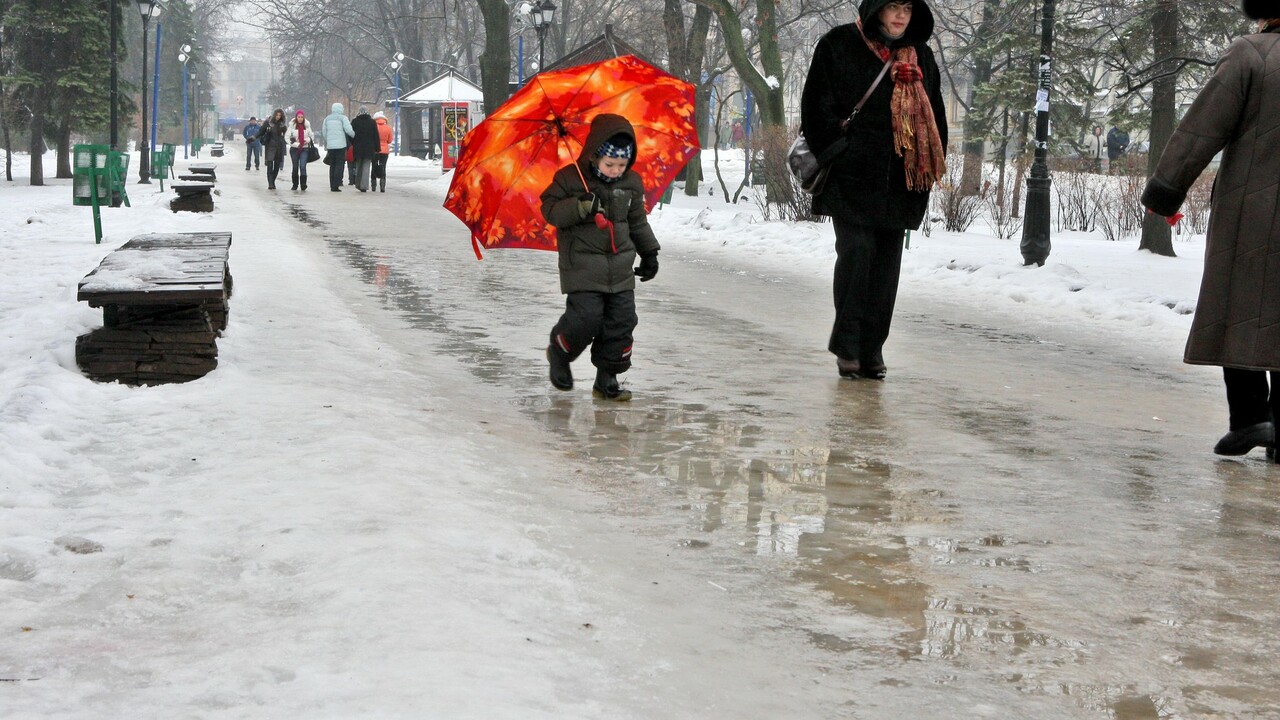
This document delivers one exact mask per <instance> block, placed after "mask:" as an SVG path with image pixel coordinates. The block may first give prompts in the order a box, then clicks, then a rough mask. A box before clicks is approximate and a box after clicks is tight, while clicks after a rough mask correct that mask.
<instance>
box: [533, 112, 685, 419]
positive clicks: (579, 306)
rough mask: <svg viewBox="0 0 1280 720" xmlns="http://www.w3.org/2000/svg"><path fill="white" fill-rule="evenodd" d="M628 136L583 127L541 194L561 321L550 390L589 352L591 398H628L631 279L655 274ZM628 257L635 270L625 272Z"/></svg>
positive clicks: (613, 129) (616, 127)
mask: <svg viewBox="0 0 1280 720" xmlns="http://www.w3.org/2000/svg"><path fill="white" fill-rule="evenodd" d="M635 161H636V136H635V130H634V129H633V128H632V127H631V123H630V122H629V121H628V120H627V119H626V118H624V117H622V116H621V115H612V114H608V113H606V114H601V115H597V116H596V117H595V119H593V120H592V121H591V129H590V130H589V131H588V133H587V140H586V142H585V143H583V145H582V153H581V154H580V155H579V156H578V157H577V158H575V160H574V162H573V163H572V164H569V165H565V166H564V167H562V168H560V169H559V170H558V171H556V174H555V177H554V178H553V179H552V181H551V185H550V186H548V187H547V189H546V190H545V191H543V193H542V216H543V217H544V218H545V219H546V221H547V222H548V223H550V224H551V225H552V226H553V227H555V229H556V240H557V245H558V247H559V255H560V261H559V262H560V292H562V293H564V294H565V295H566V298H565V310H564V314H563V315H562V316H561V317H560V320H559V321H558V322H557V323H556V325H555V327H554V328H552V330H551V344H550V345H548V346H547V361H548V362H549V363H550V379H551V385H552V386H553V387H555V388H556V389H558V390H571V389H572V388H573V372H572V369H571V368H570V363H572V362H573V361H574V359H576V358H577V357H578V356H579V355H581V354H582V353H583V351H585V350H586V349H587V347H588V346H590V347H591V364H592V365H595V366H596V380H595V384H594V385H593V386H592V388H591V394H592V395H593V396H594V397H597V398H601V399H604V400H615V401H623V400H630V399H631V391H630V390H623V389H622V388H621V387H620V386H619V384H618V375H619V374H620V373H624V372H626V371H627V370H628V369H629V368H630V367H631V346H632V342H633V341H632V333H633V332H635V327H636V323H637V322H638V319H637V318H636V291H635V287H636V278H637V277H638V278H640V281H641V282H645V281H648V280H652V279H653V278H654V276H655V275H657V274H658V250H660V249H661V248H660V247H659V246H658V239H657V238H656V237H654V235H653V229H652V228H651V227H649V219H648V216H647V215H646V214H645V207H644V184H643V183H642V182H641V180H640V176H639V175H637V174H636V173H635V172H634V171H632V170H631V166H632V165H633V164H634V163H635ZM636 256H639V257H640V266H639V267H637V268H635V269H634V270H633V269H632V263H634V262H635V260H636Z"/></svg>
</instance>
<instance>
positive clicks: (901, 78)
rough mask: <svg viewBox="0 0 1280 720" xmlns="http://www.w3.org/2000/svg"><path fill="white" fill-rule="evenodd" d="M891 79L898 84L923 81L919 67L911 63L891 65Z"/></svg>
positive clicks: (922, 74)
mask: <svg viewBox="0 0 1280 720" xmlns="http://www.w3.org/2000/svg"><path fill="white" fill-rule="evenodd" d="M893 79H894V82H898V83H913V82H919V81H921V80H923V79H924V73H923V72H921V71H920V66H919V65H915V64H913V63H906V62H896V63H894V64H893Z"/></svg>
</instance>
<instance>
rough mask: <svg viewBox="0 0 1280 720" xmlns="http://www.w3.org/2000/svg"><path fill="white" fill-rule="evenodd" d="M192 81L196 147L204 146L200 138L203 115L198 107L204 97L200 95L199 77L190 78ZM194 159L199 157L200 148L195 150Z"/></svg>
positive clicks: (202, 130) (202, 131) (202, 139)
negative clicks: (193, 85) (193, 87)
mask: <svg viewBox="0 0 1280 720" xmlns="http://www.w3.org/2000/svg"><path fill="white" fill-rule="evenodd" d="M192 79H193V80H195V83H196V92H195V95H196V132H195V135H196V139H197V140H200V142H199V143H197V145H203V144H204V138H203V137H202V136H203V135H204V114H203V109H202V108H201V107H200V101H201V99H202V98H203V97H204V96H203V95H201V94H200V78H199V77H195V78H192ZM196 157H200V148H196Z"/></svg>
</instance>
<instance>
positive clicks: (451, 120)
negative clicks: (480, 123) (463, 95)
mask: <svg viewBox="0 0 1280 720" xmlns="http://www.w3.org/2000/svg"><path fill="white" fill-rule="evenodd" d="M441 110H442V112H441V114H440V120H441V137H443V139H444V144H443V147H442V150H443V151H444V158H443V160H442V164H441V168H442V169H444V170H451V169H453V166H454V165H456V164H457V162H458V152H459V151H460V150H461V149H462V138H464V137H466V135H467V131H468V130H470V129H471V113H470V112H468V107H467V103H465V102H455V103H448V102H447V103H444V106H443V107H442V108H441Z"/></svg>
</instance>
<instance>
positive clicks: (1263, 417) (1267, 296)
mask: <svg viewBox="0 0 1280 720" xmlns="http://www.w3.org/2000/svg"><path fill="white" fill-rule="evenodd" d="M1244 13H1245V15H1246V16H1248V17H1249V18H1251V19H1254V20H1258V21H1259V24H1258V28H1257V32H1256V33H1254V34H1250V35H1245V36H1244V37H1242V38H1239V39H1237V40H1236V41H1235V42H1233V43H1231V46H1230V47H1228V48H1227V52H1226V54H1224V55H1223V56H1222V59H1221V60H1219V61H1218V67H1217V69H1216V70H1214V73H1213V77H1211V78H1210V79H1209V82H1208V83H1207V84H1206V85H1205V86H1204V88H1203V89H1202V90H1201V91H1200V94H1199V95H1198V96H1196V98H1195V100H1194V101H1193V102H1192V103H1191V107H1190V108H1189V109H1188V110H1187V113H1186V115H1184V116H1183V118H1182V122H1180V123H1179V124H1178V128H1177V129H1176V130H1175V131H1174V133H1173V135H1172V136H1171V137H1170V138H1169V142H1168V144H1166V145H1165V147H1164V152H1163V153H1162V154H1161V156H1160V162H1159V164H1158V165H1157V166H1156V171H1155V174H1153V175H1152V176H1151V178H1150V179H1149V180H1147V187H1146V190H1145V191H1144V192H1143V193H1142V204H1143V205H1145V206H1146V207H1148V208H1150V209H1151V210H1152V211H1153V212H1155V213H1156V214H1159V215H1163V216H1165V217H1174V218H1175V219H1176V214H1177V212H1178V208H1179V207H1180V206H1181V205H1182V203H1183V201H1184V200H1185V199H1186V197H1187V191H1188V190H1189V189H1190V188H1191V186H1192V184H1193V183H1195V181H1196V178H1198V177H1199V176H1200V173H1201V172H1202V171H1203V170H1204V169H1205V168H1206V167H1207V166H1208V165H1209V163H1210V162H1211V161H1212V160H1213V158H1214V157H1215V156H1216V155H1217V154H1218V153H1219V152H1221V153H1222V163H1221V165H1219V167H1218V174H1217V178H1216V180H1215V182H1214V191H1213V199H1212V201H1211V207H1210V211H1211V214H1212V217H1213V220H1212V222H1210V224H1209V235H1208V238H1207V240H1206V247H1205V260H1204V275H1203V278H1202V279H1201V281H1200V297H1199V299H1198V300H1197V302H1196V310H1195V317H1194V318H1193V319H1192V321H1191V333H1190V335H1189V336H1188V338H1187V347H1186V351H1185V353H1184V355H1183V362H1186V363H1190V364H1193V365H1218V366H1220V367H1222V374H1223V380H1224V382H1225V383H1226V386H1227V407H1228V409H1229V410H1230V426H1229V432H1227V434H1226V435H1223V436H1222V438H1221V439H1220V440H1218V443H1217V445H1216V446H1215V447H1214V448H1213V451H1214V452H1215V453H1217V454H1219V455H1244V454H1245V453H1248V452H1249V451H1250V450H1252V449H1253V448H1255V447H1265V448H1267V455H1268V456H1269V457H1270V458H1271V459H1272V460H1275V458H1276V448H1275V422H1276V420H1277V419H1280V216H1278V215H1277V214H1276V208H1277V207H1280V183H1277V181H1276V179H1277V178H1280V153H1278V152H1276V144H1275V137H1276V131H1277V130H1280V3H1276V2H1274V1H1270V2H1268V1H1266V0H1244ZM1268 373H1270V381H1271V383H1270V387H1269V388H1268V385H1267V380H1268V377H1267V375H1268Z"/></svg>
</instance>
